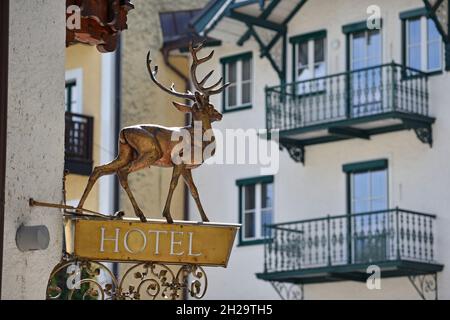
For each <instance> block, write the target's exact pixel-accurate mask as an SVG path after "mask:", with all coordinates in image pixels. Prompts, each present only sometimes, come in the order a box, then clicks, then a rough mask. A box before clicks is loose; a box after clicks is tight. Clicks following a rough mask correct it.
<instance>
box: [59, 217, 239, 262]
mask: <svg viewBox="0 0 450 320" xmlns="http://www.w3.org/2000/svg"><path fill="white" fill-rule="evenodd" d="M239 227H240V226H239V225H232V224H215V223H201V224H200V223H196V222H175V223H174V224H167V223H166V222H165V221H164V222H163V221H162V220H153V221H151V220H150V221H148V222H146V223H143V222H139V220H137V219H124V220H114V221H113V220H106V221H105V220H83V219H69V220H67V221H66V237H67V239H66V244H67V248H66V250H67V252H68V253H70V254H73V255H74V256H76V257H79V258H83V259H90V260H99V261H116V262H144V261H148V262H150V261H152V262H161V263H176V264H196V265H205V266H222V267H226V266H227V264H228V259H229V257H230V253H231V249H232V247H233V242H234V239H235V236H236V232H237V231H238V229H239Z"/></svg>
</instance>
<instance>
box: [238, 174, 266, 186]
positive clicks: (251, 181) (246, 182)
mask: <svg viewBox="0 0 450 320" xmlns="http://www.w3.org/2000/svg"><path fill="white" fill-rule="evenodd" d="M272 182H273V176H260V177H253V178H246V179H240V180H236V185H237V186H245V185H249V184H257V183H272Z"/></svg>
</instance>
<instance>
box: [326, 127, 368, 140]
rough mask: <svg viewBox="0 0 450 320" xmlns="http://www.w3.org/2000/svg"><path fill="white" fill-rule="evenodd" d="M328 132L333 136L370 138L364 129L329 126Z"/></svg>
mask: <svg viewBox="0 0 450 320" xmlns="http://www.w3.org/2000/svg"><path fill="white" fill-rule="evenodd" d="M328 133H330V134H332V135H335V136H341V137H347V138H360V139H365V140H370V135H369V134H368V133H367V132H366V131H365V130H361V129H355V128H343V127H335V128H329V129H328Z"/></svg>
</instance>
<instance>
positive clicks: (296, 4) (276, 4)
mask: <svg viewBox="0 0 450 320" xmlns="http://www.w3.org/2000/svg"><path fill="white" fill-rule="evenodd" d="M306 2H307V0H283V1H281V0H212V1H210V2H209V3H208V4H207V6H206V7H205V8H204V9H203V11H202V12H201V13H200V14H198V15H197V16H196V17H195V18H194V19H193V20H192V21H191V24H192V26H193V27H194V29H195V30H196V32H197V33H198V34H202V35H203V34H208V33H210V32H212V31H214V32H215V33H216V32H218V33H225V34H228V35H233V34H235V35H236V36H237V37H241V36H242V33H245V32H246V31H247V29H248V26H249V25H252V26H255V27H261V28H265V29H268V30H272V31H282V30H283V28H285V26H286V24H287V23H288V22H289V21H290V20H291V19H292V17H293V16H294V15H295V14H296V13H297V12H298V10H299V9H300V8H301V7H302V6H303V5H304V4H305V3H306ZM239 31H241V32H239Z"/></svg>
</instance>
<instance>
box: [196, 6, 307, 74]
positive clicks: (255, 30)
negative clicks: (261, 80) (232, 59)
mask: <svg viewBox="0 0 450 320" xmlns="http://www.w3.org/2000/svg"><path fill="white" fill-rule="evenodd" d="M306 2H307V0H282V1H281V0H212V1H210V2H209V3H208V4H207V6H206V7H205V8H204V9H203V10H202V11H201V12H200V13H199V14H198V15H196V16H195V17H194V18H193V19H192V20H191V25H192V28H193V29H194V30H195V32H196V33H197V34H199V35H202V36H213V37H214V38H218V39H221V40H228V41H230V42H236V43H237V44H238V45H243V44H244V43H245V42H246V41H247V40H248V39H250V37H253V38H254V39H255V41H256V42H257V43H258V45H259V48H260V55H261V57H266V58H267V59H268V60H269V61H270V63H271V65H272V67H273V68H274V70H275V71H276V72H277V74H278V76H279V77H280V79H281V80H282V81H283V80H284V79H285V77H286V56H285V49H286V48H285V47H286V33H287V25H288V23H289V22H290V21H291V19H292V18H293V17H294V16H295V14H296V13H297V12H298V11H299V10H300V9H301V8H302V7H303V5H304V4H305V3H306Z"/></svg>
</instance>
